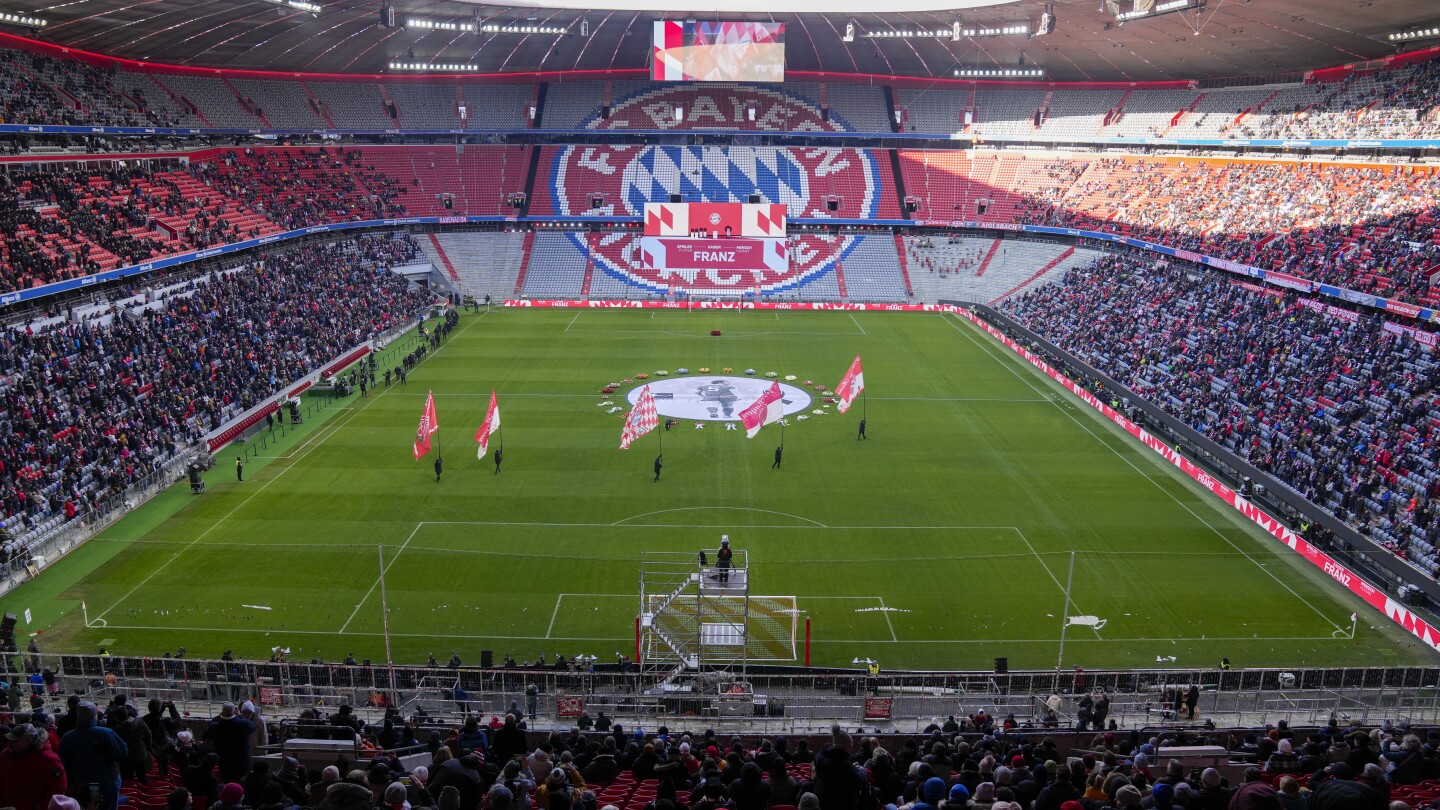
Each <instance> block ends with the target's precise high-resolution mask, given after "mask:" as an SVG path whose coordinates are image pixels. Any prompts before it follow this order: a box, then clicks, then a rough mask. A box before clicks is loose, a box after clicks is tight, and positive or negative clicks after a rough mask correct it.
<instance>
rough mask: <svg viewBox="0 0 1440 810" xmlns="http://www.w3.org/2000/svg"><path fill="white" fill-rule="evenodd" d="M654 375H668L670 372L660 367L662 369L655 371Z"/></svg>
mask: <svg viewBox="0 0 1440 810" xmlns="http://www.w3.org/2000/svg"><path fill="white" fill-rule="evenodd" d="M655 376H656V377H669V376H670V372H668V371H666V370H665V369H663V368H662V369H660V370H659V371H657V372H655Z"/></svg>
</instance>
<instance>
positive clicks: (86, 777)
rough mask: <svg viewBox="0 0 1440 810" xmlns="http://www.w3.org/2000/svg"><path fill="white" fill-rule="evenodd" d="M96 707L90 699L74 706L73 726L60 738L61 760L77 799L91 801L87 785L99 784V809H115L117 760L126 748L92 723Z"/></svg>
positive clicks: (101, 727) (123, 743)
mask: <svg viewBox="0 0 1440 810" xmlns="http://www.w3.org/2000/svg"><path fill="white" fill-rule="evenodd" d="M95 711H96V709H95V704H94V703H91V702H89V701H81V702H80V703H78V704H77V705H76V706H75V711H74V715H75V728H74V729H73V730H71V731H69V732H67V733H66V734H65V736H64V737H63V738H62V739H61V740H60V760H61V761H62V762H64V763H65V778H66V780H67V781H68V784H69V786H70V793H71V794H72V795H73V796H75V798H76V799H79V800H80V801H81V803H82V804H87V805H88V804H92V803H93V802H94V799H93V798H92V797H91V796H90V790H89V786H90V785H99V786H100V810H115V806H116V804H117V802H118V801H119V798H120V763H121V762H122V761H124V759H125V757H126V755H127V754H129V749H128V748H127V747H126V746H125V741H124V740H122V739H120V736H119V735H118V734H116V733H115V732H113V731H111V730H110V729H108V728H105V727H104V726H97V725H95ZM82 794H83V795H82Z"/></svg>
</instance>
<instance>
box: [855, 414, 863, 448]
mask: <svg viewBox="0 0 1440 810" xmlns="http://www.w3.org/2000/svg"><path fill="white" fill-rule="evenodd" d="M863 438H865V417H863V416H862V417H860V435H858V436H856V437H855V441H857V442H858V441H860V440H861V439H863Z"/></svg>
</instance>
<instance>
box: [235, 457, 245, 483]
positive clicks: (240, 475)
mask: <svg viewBox="0 0 1440 810" xmlns="http://www.w3.org/2000/svg"><path fill="white" fill-rule="evenodd" d="M235 480H236V481H244V480H245V461H244V459H242V458H240V457H239V456H236V457H235Z"/></svg>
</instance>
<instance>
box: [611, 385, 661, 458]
mask: <svg viewBox="0 0 1440 810" xmlns="http://www.w3.org/2000/svg"><path fill="white" fill-rule="evenodd" d="M659 426H660V414H659V413H658V412H657V411H656V410H655V395H654V394H652V393H650V386H648V385H647V386H645V387H644V388H641V389H640V396H639V397H636V399H635V407H634V408H631V409H630V413H628V414H626V415H625V427H624V428H623V429H622V430H621V431H620V449H621V450H628V449H630V445H631V444H634V442H635V440H636V439H639V438H640V437H641V436H644V435H645V434H646V433H649V432H650V431H652V430H654V429H655V428H657V427H659Z"/></svg>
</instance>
